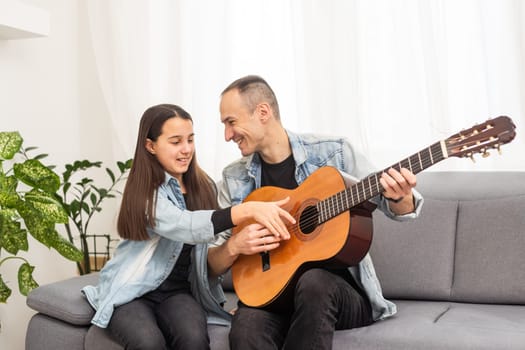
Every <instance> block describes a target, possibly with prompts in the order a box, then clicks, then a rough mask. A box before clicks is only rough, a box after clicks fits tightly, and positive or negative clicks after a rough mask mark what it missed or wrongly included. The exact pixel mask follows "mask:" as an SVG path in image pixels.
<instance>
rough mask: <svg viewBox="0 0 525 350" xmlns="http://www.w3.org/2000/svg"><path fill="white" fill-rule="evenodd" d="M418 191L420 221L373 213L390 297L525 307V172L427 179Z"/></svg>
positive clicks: (375, 251)
mask: <svg viewBox="0 0 525 350" xmlns="http://www.w3.org/2000/svg"><path fill="white" fill-rule="evenodd" d="M417 189H418V190H419V192H421V193H422V194H423V196H424V198H425V203H424V205H423V210H422V213H421V216H420V217H419V218H418V219H416V220H414V221H410V222H395V221H393V220H390V219H388V218H386V217H385V216H384V215H383V214H382V213H380V212H378V211H376V212H374V237H373V241H372V247H371V250H370V253H371V256H372V259H373V261H374V265H375V268H376V272H377V274H378V276H379V278H380V280H381V285H382V288H383V292H384V295H385V296H386V297H388V298H392V299H422V300H450V301H464V302H477V303H501V304H525V268H524V267H525V172H471V171H466V172H424V173H421V174H419V175H418V186H417Z"/></svg>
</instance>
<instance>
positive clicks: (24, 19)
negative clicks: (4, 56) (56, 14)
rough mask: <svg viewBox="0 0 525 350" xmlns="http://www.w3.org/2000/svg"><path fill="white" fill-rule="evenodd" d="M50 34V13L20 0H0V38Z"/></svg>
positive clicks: (23, 37) (7, 38)
mask: <svg viewBox="0 0 525 350" xmlns="http://www.w3.org/2000/svg"><path fill="white" fill-rule="evenodd" d="M47 35H49V13H48V12H47V11H46V10H43V9H40V8H38V7H35V6H32V5H28V4H25V3H22V2H20V1H18V0H0V40H2V39H3V40H9V39H25V38H35V37H42V36H47Z"/></svg>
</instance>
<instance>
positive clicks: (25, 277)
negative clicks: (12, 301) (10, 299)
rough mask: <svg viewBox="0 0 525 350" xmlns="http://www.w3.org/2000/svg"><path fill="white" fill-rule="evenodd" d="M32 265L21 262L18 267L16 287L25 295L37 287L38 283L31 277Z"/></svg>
mask: <svg viewBox="0 0 525 350" xmlns="http://www.w3.org/2000/svg"><path fill="white" fill-rule="evenodd" d="M34 269H35V267H34V266H31V265H29V264H28V263H23V264H22V265H20V268H19V269H18V289H20V294H22V295H24V296H27V295H28V294H29V292H30V291H32V290H33V289H35V288H36V287H38V283H36V281H35V280H34V279H33V270H34Z"/></svg>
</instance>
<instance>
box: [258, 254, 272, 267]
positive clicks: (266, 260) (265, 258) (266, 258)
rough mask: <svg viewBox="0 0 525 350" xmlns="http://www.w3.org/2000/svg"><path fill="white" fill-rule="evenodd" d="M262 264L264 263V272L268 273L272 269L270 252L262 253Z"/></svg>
mask: <svg viewBox="0 0 525 350" xmlns="http://www.w3.org/2000/svg"><path fill="white" fill-rule="evenodd" d="M259 254H261V263H262V270H263V272H264V271H268V270H269V269H270V252H261V253H259Z"/></svg>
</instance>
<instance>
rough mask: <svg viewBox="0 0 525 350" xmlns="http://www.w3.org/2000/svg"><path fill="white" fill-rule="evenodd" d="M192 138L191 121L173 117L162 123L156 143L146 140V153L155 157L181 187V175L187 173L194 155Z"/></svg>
mask: <svg viewBox="0 0 525 350" xmlns="http://www.w3.org/2000/svg"><path fill="white" fill-rule="evenodd" d="M193 137H194V133H193V123H192V121H191V120H188V119H182V118H180V117H176V116H175V117H173V118H169V119H167V120H166V121H165V122H164V125H163V126H162V133H161V134H160V135H159V137H158V138H157V141H152V140H150V139H147V140H146V149H147V150H148V152H150V153H151V154H153V155H155V157H157V160H158V161H159V163H160V165H161V166H162V167H163V168H164V170H165V171H166V172H167V173H168V174H170V175H171V176H173V177H174V178H176V179H177V180H179V183H180V184H181V185H183V183H182V174H184V173H185V172H186V171H188V167H189V165H190V162H191V160H192V158H193V154H194V153H195V144H194V143H193Z"/></svg>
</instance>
